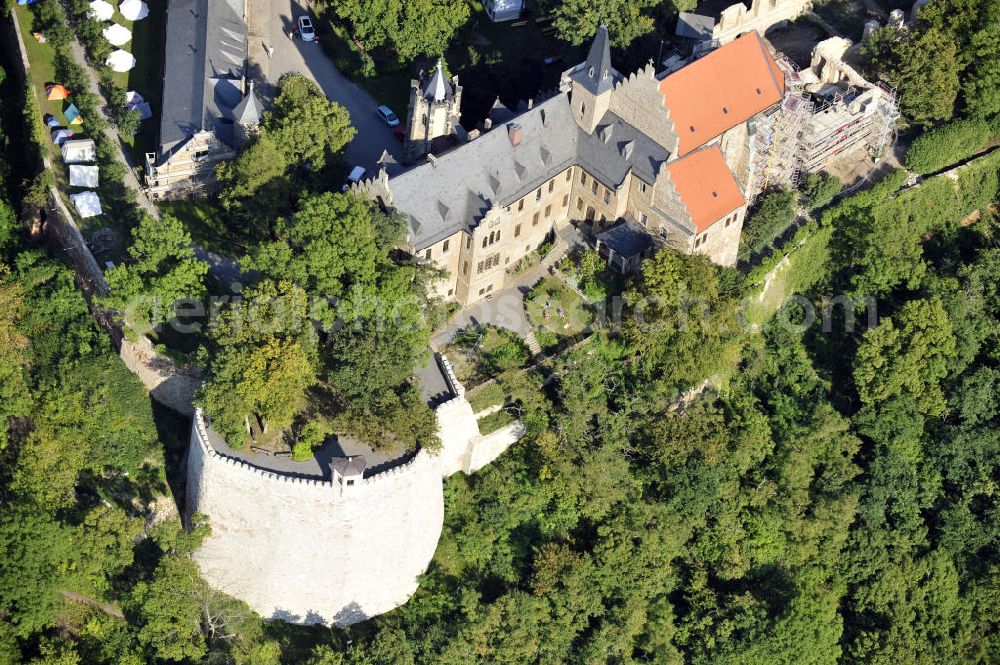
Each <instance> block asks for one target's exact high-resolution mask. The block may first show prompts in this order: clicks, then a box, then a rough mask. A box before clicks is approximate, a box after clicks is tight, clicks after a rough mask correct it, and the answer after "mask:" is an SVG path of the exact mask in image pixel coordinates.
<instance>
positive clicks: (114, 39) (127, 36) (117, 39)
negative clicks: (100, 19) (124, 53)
mask: <svg viewBox="0 0 1000 665" xmlns="http://www.w3.org/2000/svg"><path fill="white" fill-rule="evenodd" d="M101 34H102V35H104V38H105V39H107V40H108V41H109V42H111V45H112V46H121V45H122V44H127V43H128V42H130V41H132V31H131V30H129V29H128V28H126V27H125V26H124V25H122V24H121V23H112V24H111V25H109V26H108V27H106V28H104V30H103V31H102V32H101Z"/></svg>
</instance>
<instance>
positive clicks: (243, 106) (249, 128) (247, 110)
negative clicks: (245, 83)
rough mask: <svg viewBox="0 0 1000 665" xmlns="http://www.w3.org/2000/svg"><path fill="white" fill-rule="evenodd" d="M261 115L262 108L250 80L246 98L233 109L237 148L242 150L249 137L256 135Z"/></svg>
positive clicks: (262, 112) (262, 113)
mask: <svg viewBox="0 0 1000 665" xmlns="http://www.w3.org/2000/svg"><path fill="white" fill-rule="evenodd" d="M263 115H264V108H263V106H262V105H261V103H260V99H258V98H257V95H256V94H255V93H254V91H253V80H251V81H250V87H249V89H248V90H247V94H246V96H245V97H243V99H241V100H240V103H239V104H237V105H236V107H235V108H234V109H233V120H234V121H235V123H234V124H235V126H234V129H235V130H236V143H237V146H236V147H237V148H242V147H243V146H244V145H246V143H247V141H249V140H250V138H251V137H253V136H255V135H256V134H257V132H258V131H259V130H260V120H261V117H262V116H263Z"/></svg>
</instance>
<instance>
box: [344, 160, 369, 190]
mask: <svg viewBox="0 0 1000 665" xmlns="http://www.w3.org/2000/svg"><path fill="white" fill-rule="evenodd" d="M367 174H368V171H366V170H365V167H363V166H355V167H354V168H353V169H351V172H350V173H349V174H348V175H347V182H345V183H344V186H343V187H341V188H340V191H342V192H346V191H347V190H349V189H350V188H351V185H354V184H357V183H359V182H361V181H362V180H364V178H365V175H367Z"/></svg>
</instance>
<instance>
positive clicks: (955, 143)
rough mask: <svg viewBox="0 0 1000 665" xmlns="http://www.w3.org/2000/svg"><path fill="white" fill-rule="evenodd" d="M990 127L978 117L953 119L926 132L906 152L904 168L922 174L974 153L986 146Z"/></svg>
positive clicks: (932, 171) (939, 168)
mask: <svg viewBox="0 0 1000 665" xmlns="http://www.w3.org/2000/svg"><path fill="white" fill-rule="evenodd" d="M989 138H990V127H989V125H988V124H987V123H986V122H985V121H983V120H978V119H968V120H956V121H954V122H949V123H948V124H945V125H941V126H940V127H936V128H935V129H932V130H930V131H929V132H925V133H924V134H922V135H920V136H919V137H918V138H917V140H915V141H914V142H913V145H911V146H910V149H909V150H907V151H906V159H905V160H904V161H905V163H906V168H908V169H910V170H911V171H915V172H916V173H920V174H921V175H924V174H927V173H934V172H935V171H940V170H941V169H943V168H945V167H946V166H950V165H951V164H954V163H955V162H960V161H962V160H963V159H965V158H967V157H969V156H971V155H974V154H975V153H977V152H979V151H980V150H982V149H983V148H985V147H986V144H987V142H988V141H989Z"/></svg>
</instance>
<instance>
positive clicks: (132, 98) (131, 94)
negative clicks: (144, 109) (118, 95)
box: [125, 90, 146, 109]
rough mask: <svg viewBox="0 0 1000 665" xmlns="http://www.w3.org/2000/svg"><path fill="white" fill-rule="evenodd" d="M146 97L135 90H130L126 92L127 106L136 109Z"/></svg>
mask: <svg viewBox="0 0 1000 665" xmlns="http://www.w3.org/2000/svg"><path fill="white" fill-rule="evenodd" d="M144 101H146V100H145V99H143V97H142V95H140V94H139V93H138V92H136V91H135V90H129V91H128V92H126V93H125V108H127V109H134V108H135V107H136V106H138V105H139V104H142V103H143V102H144Z"/></svg>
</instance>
